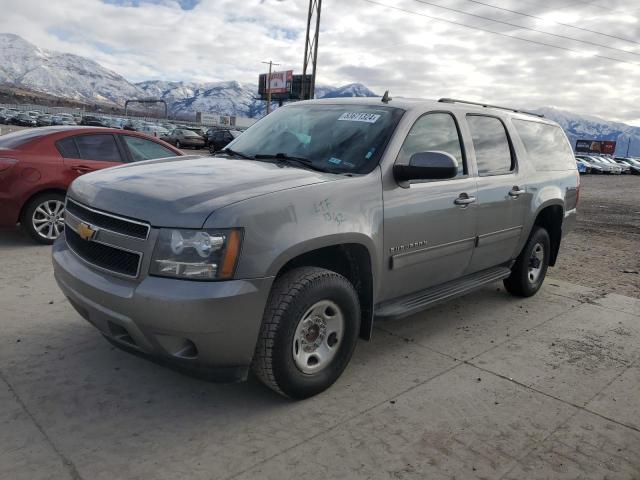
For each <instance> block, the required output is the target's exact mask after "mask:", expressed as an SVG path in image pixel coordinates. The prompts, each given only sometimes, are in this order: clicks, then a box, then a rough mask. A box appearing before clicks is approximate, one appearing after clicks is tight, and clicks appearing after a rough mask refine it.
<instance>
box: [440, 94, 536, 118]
mask: <svg viewBox="0 0 640 480" xmlns="http://www.w3.org/2000/svg"><path fill="white" fill-rule="evenodd" d="M438 101H439V102H442V103H465V104H467V105H477V106H479V107H485V108H497V109H500V110H509V111H510V112H515V113H524V114H525V115H533V116H534V117H540V118H544V115H542V114H541V113H533V112H527V111H526V110H516V109H515V108H509V107H501V106H499V105H490V104H488V103H480V102H470V101H468V100H458V99H456V98H441V99H440V100H438Z"/></svg>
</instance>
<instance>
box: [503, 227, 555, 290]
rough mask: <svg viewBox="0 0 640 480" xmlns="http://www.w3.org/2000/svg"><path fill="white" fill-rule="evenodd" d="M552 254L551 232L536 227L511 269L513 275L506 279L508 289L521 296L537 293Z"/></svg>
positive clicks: (505, 285) (505, 284) (505, 283)
mask: <svg viewBox="0 0 640 480" xmlns="http://www.w3.org/2000/svg"><path fill="white" fill-rule="evenodd" d="M550 254H551V241H550V239H549V233H548V232H547V230H546V229H544V228H542V227H538V226H536V227H534V229H533V231H532V232H531V235H530V236H529V240H528V241H527V244H526V245H525V246H524V248H523V249H522V252H520V255H519V256H518V258H517V260H516V263H515V264H514V266H513V268H512V269H511V275H510V276H509V278H507V279H505V280H504V287H505V288H506V289H507V291H508V292H509V293H512V294H513V295H517V296H519V297H530V296H532V295H535V294H536V292H537V291H538V290H540V287H541V286H542V282H544V278H545V276H546V274H547V268H548V267H549V257H550Z"/></svg>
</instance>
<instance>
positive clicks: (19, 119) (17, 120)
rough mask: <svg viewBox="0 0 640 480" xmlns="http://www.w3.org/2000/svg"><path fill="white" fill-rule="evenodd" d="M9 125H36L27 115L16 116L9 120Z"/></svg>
mask: <svg viewBox="0 0 640 480" xmlns="http://www.w3.org/2000/svg"><path fill="white" fill-rule="evenodd" d="M11 123H12V124H13V125H19V126H21V127H35V126H36V125H37V123H36V120H35V119H34V118H33V117H32V116H31V115H29V114H28V113H19V114H17V115H16V116H15V117H13V118H11Z"/></svg>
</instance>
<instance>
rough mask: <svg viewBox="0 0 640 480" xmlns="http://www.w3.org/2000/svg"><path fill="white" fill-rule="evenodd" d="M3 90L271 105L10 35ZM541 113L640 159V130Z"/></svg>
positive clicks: (185, 105) (219, 109)
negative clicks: (134, 77) (135, 74)
mask: <svg viewBox="0 0 640 480" xmlns="http://www.w3.org/2000/svg"><path fill="white" fill-rule="evenodd" d="M0 85H8V86H11V87H18V88H21V89H24V90H28V91H33V92H39V93H44V94H48V95H52V96H54V97H58V98H63V99H72V100H76V101H78V102H81V103H84V104H86V105H87V106H89V107H90V108H91V107H93V106H94V105H101V106H110V107H122V106H123V105H124V102H125V100H127V99H138V98H149V97H152V98H161V99H163V100H165V102H167V106H168V109H169V112H170V114H171V115H172V116H179V117H182V118H193V117H194V115H195V112H196V111H201V112H208V113H216V114H220V115H235V116H238V117H250V118H256V117H261V116H262V115H264V113H265V110H266V102H263V101H261V100H258V87H257V85H254V84H242V83H239V82H235V81H227V82H210V83H194V82H168V81H162V80H150V81H146V82H140V83H137V84H133V83H131V82H129V81H127V80H126V79H125V78H124V77H122V76H120V75H118V74H117V73H115V72H113V71H111V70H108V69H106V68H104V67H102V66H101V65H99V64H98V63H96V62H94V61H93V60H90V59H88V58H85V57H81V56H78V55H71V54H67V53H59V52H54V51H50V50H44V49H42V48H39V47H37V46H36V45H33V44H32V43H29V42H28V41H26V40H24V39H23V38H22V37H20V36H18V35H14V34H10V33H4V34H1V33H0ZM375 96H377V95H376V94H375V93H374V92H372V91H371V90H369V89H368V88H367V87H366V86H364V85H362V84H361V83H351V84H348V85H344V86H342V87H332V86H326V85H318V86H316V97H317V98H333V97H375ZM537 112H538V113H542V114H544V115H545V117H547V118H550V119H552V120H555V121H557V122H558V123H559V124H560V125H561V126H562V128H564V130H565V131H566V133H567V136H568V137H569V140H570V141H571V144H572V146H574V147H575V141H576V140H577V139H594V140H616V141H617V150H616V153H617V154H619V155H624V154H626V153H627V144H628V142H629V140H630V148H629V154H630V155H640V128H639V127H632V126H629V125H625V124H623V123H616V122H609V121H606V120H602V119H600V118H595V117H589V116H584V115H576V114H573V113H570V112H566V111H562V110H557V109H555V108H540V109H538V110H537Z"/></svg>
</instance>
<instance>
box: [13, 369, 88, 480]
mask: <svg viewBox="0 0 640 480" xmlns="http://www.w3.org/2000/svg"><path fill="white" fill-rule="evenodd" d="M0 379H1V380H2V381H3V382H4V383H5V384H6V385H7V388H9V391H10V392H11V394H12V395H13V397H14V398H15V399H16V402H18V404H19V405H20V408H22V410H23V411H24V413H26V414H27V416H28V417H29V419H30V420H31V421H32V422H33V424H34V425H35V426H36V428H37V429H38V431H39V432H40V433H41V434H42V436H43V437H44V439H45V440H46V442H47V443H48V444H49V446H50V447H51V449H52V450H53V451H54V452H55V454H56V455H57V456H58V457H60V460H61V461H62V464H63V465H64V468H66V469H67V471H68V472H69V476H70V477H71V478H72V479H73V480H82V477H81V476H80V474H79V473H78V470H77V468H76V466H75V465H74V464H73V462H72V461H71V460H69V459H68V458H67V457H65V455H64V454H63V453H62V452H61V451H60V450H59V449H58V447H57V446H56V444H55V443H54V442H53V440H51V438H50V437H49V435H47V432H45V430H44V428H42V425H40V423H39V422H38V421H37V420H36V418H35V417H34V416H33V414H32V413H31V411H29V408H28V407H27V405H26V404H25V403H24V402H23V401H22V398H20V395H18V392H16V390H15V389H14V388H13V385H11V383H10V382H9V380H7V378H6V376H5V375H4V373H2V371H0Z"/></svg>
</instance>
